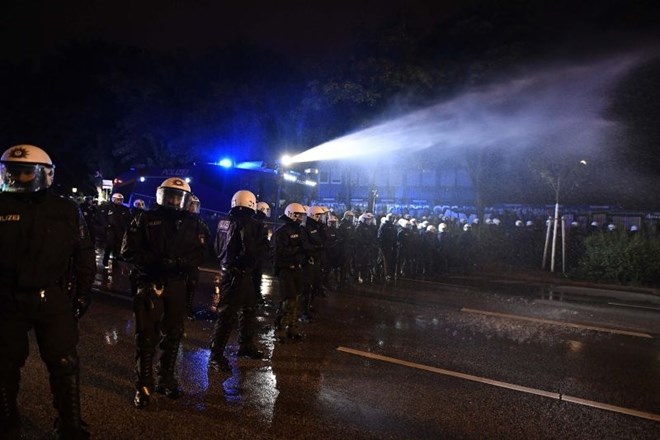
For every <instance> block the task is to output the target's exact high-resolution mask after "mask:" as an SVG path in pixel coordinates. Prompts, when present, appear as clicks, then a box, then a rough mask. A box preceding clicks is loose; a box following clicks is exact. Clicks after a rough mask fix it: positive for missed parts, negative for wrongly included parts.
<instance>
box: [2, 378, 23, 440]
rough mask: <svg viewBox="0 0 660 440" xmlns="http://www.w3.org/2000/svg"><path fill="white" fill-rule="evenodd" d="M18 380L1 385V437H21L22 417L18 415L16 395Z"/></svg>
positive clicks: (16, 438)
mask: <svg viewBox="0 0 660 440" xmlns="http://www.w3.org/2000/svg"><path fill="white" fill-rule="evenodd" d="M17 396H18V380H16V382H15V383H13V381H12V383H11V384H2V385H0V438H2V439H8V440H18V439H20V438H21V419H20V417H19V415H18V407H17V405H16V397H17Z"/></svg>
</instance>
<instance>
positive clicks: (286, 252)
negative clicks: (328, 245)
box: [273, 215, 306, 341]
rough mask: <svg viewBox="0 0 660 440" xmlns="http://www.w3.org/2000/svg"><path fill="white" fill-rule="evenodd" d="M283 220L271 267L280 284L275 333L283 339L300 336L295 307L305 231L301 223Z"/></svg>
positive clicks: (276, 233)
mask: <svg viewBox="0 0 660 440" xmlns="http://www.w3.org/2000/svg"><path fill="white" fill-rule="evenodd" d="M280 220H282V221H283V222H284V224H282V225H281V226H280V227H279V228H277V230H276V231H275V235H273V237H274V240H273V241H274V244H273V266H274V269H275V275H277V276H278V278H279V284H280V301H281V304H282V305H281V307H280V314H281V316H280V317H279V318H278V320H279V322H280V324H279V326H278V328H277V330H276V333H275V336H276V337H277V338H278V339H279V340H280V341H283V340H284V339H286V338H287V337H289V338H293V339H299V338H300V337H302V333H301V332H300V331H299V330H298V309H299V305H300V296H301V295H302V289H303V285H302V283H303V275H302V264H303V262H304V261H305V247H306V244H305V231H303V229H302V226H301V225H300V224H298V223H296V222H295V221H293V220H291V219H290V218H289V217H287V216H286V215H282V216H281V217H280Z"/></svg>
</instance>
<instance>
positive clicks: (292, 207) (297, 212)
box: [284, 203, 305, 223]
mask: <svg viewBox="0 0 660 440" xmlns="http://www.w3.org/2000/svg"><path fill="white" fill-rule="evenodd" d="M284 215H286V216H287V217H289V218H290V219H291V220H293V221H294V222H296V223H301V222H302V219H303V217H304V215H305V208H303V205H301V204H300V203H289V204H288V205H286V208H284Z"/></svg>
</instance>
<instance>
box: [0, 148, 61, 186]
mask: <svg viewBox="0 0 660 440" xmlns="http://www.w3.org/2000/svg"><path fill="white" fill-rule="evenodd" d="M54 177H55V165H53V162H52V161H51V160H50V157H49V156H48V154H46V152H45V151H44V150H42V149H41V148H39V147H35V146H34V145H26V144H23V145H15V146H13V147H11V148H10V149H8V150H7V151H5V152H4V153H3V154H2V158H0V181H1V182H2V186H1V187H0V191H5V192H36V191H39V190H42V189H46V188H49V187H50V186H51V185H52V184H53V178H54Z"/></svg>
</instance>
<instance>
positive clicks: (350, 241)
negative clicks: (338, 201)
mask: <svg viewBox="0 0 660 440" xmlns="http://www.w3.org/2000/svg"><path fill="white" fill-rule="evenodd" d="M339 234H340V235H341V238H342V241H341V242H342V245H343V249H342V250H343V256H342V263H343V266H342V269H341V280H340V288H342V287H344V286H345V285H346V283H347V282H348V280H349V279H350V277H351V274H352V273H353V263H354V261H353V256H354V253H355V225H354V224H353V217H352V216H351V217H344V218H343V219H342V220H341V222H339Z"/></svg>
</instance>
